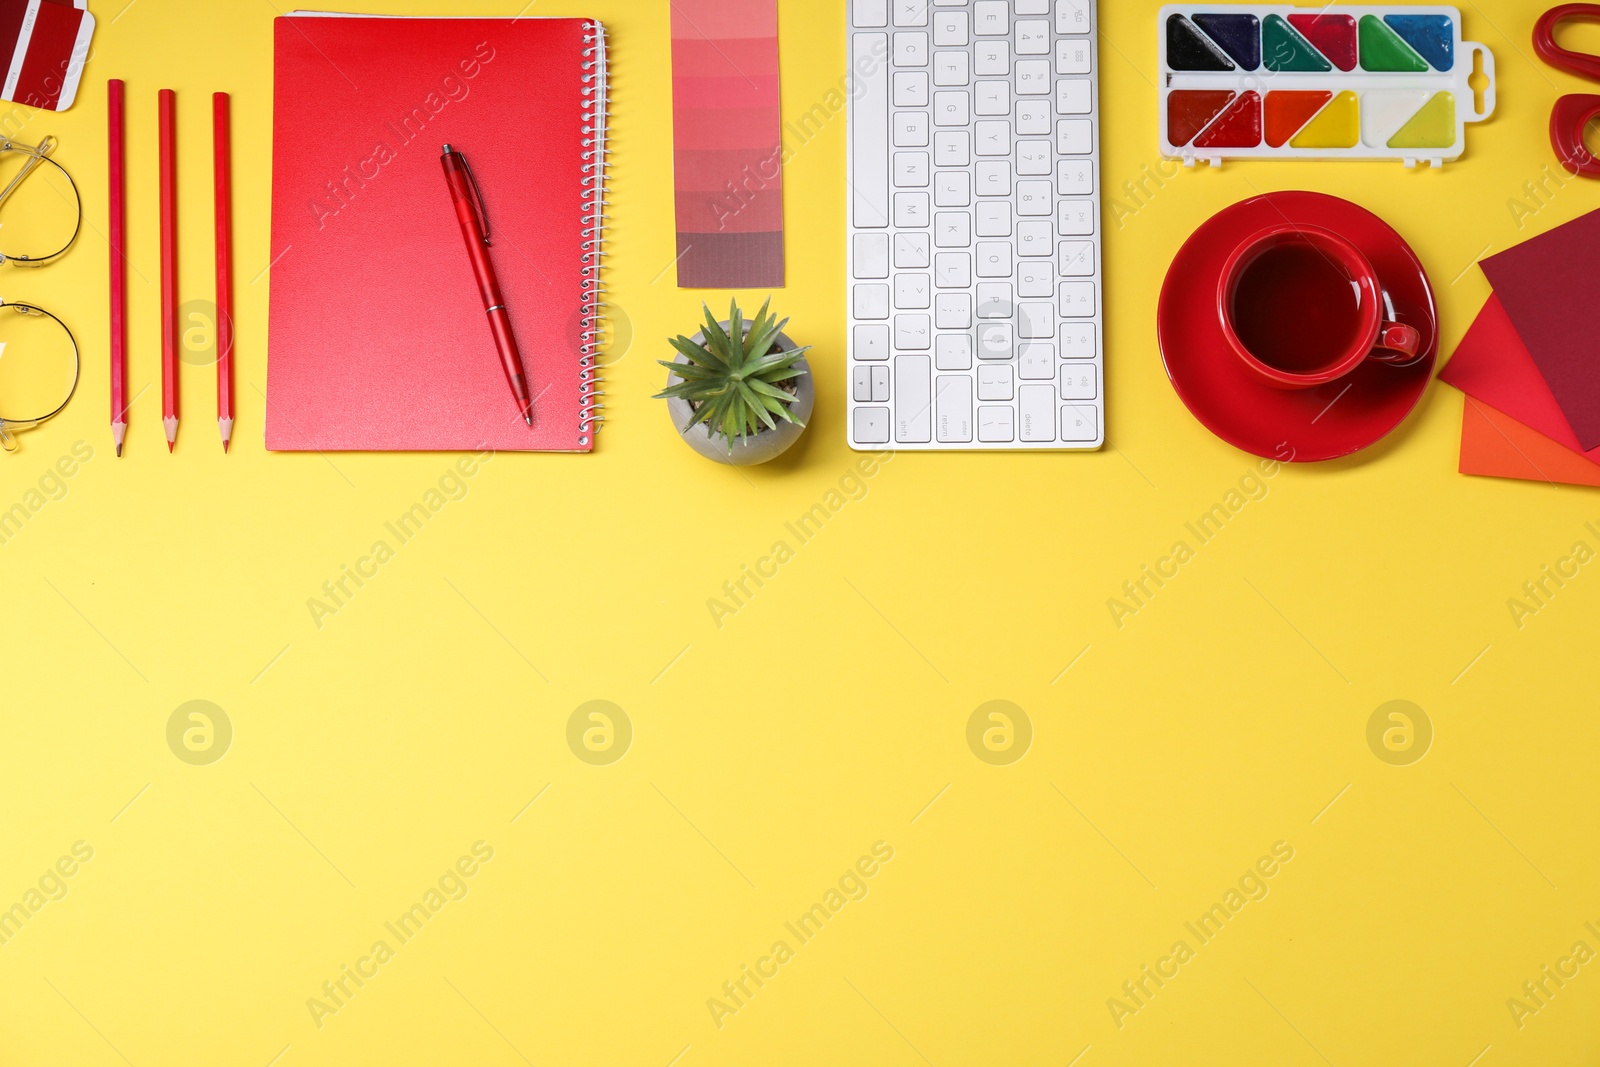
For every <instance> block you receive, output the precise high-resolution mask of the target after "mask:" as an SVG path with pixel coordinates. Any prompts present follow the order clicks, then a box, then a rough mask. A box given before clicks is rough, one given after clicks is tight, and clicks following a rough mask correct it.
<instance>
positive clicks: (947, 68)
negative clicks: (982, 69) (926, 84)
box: [933, 52, 972, 86]
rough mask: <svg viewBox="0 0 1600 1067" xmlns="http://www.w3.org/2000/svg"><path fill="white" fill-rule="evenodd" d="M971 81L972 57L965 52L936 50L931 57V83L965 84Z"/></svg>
mask: <svg viewBox="0 0 1600 1067" xmlns="http://www.w3.org/2000/svg"><path fill="white" fill-rule="evenodd" d="M971 81H972V57H971V56H969V55H967V53H965V52H938V53H935V55H934V57H933V84H935V85H938V86H951V85H967V84H969V83H970V82H971Z"/></svg>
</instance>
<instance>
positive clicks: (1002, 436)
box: [978, 407, 1017, 445]
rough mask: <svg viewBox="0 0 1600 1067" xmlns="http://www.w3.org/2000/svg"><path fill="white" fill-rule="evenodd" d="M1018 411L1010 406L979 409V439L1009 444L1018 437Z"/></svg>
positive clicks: (987, 442) (986, 441)
mask: <svg viewBox="0 0 1600 1067" xmlns="http://www.w3.org/2000/svg"><path fill="white" fill-rule="evenodd" d="M1016 420H1017V413H1016V411H1014V410H1013V409H1012V408H1010V407H1003V408H982V407H981V408H979V409H978V440H980V441H982V442H984V443H985V444H992V445H1009V444H1011V443H1013V442H1014V441H1016V439H1017V428H1016Z"/></svg>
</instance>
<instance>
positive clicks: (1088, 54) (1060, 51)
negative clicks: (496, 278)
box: [1056, 40, 1094, 74]
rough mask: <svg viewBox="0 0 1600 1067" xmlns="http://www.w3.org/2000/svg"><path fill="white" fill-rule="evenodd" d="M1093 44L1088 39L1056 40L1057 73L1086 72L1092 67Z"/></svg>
mask: <svg viewBox="0 0 1600 1067" xmlns="http://www.w3.org/2000/svg"><path fill="white" fill-rule="evenodd" d="M1093 55H1094V51H1093V45H1091V44H1090V43H1089V41H1088V40H1081V41H1057V42H1056V73H1057V74H1088V73H1089V72H1090V71H1091V70H1092V69H1093V68H1094V63H1093Z"/></svg>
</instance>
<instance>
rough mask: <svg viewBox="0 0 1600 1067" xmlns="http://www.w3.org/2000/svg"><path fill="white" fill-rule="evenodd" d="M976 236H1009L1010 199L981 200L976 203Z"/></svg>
mask: <svg viewBox="0 0 1600 1067" xmlns="http://www.w3.org/2000/svg"><path fill="white" fill-rule="evenodd" d="M978 236H979V237H1010V236H1011V201H1009V200H983V201H980V202H979V203H978Z"/></svg>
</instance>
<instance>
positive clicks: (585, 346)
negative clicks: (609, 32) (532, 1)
mask: <svg viewBox="0 0 1600 1067" xmlns="http://www.w3.org/2000/svg"><path fill="white" fill-rule="evenodd" d="M583 43H584V49H583V68H582V69H583V85H584V88H583V126H582V131H583V157H582V158H583V175H584V177H583V182H582V185H583V192H584V209H583V210H584V214H583V231H582V236H583V244H582V245H581V246H580V247H581V248H582V250H583V255H582V257H581V262H582V263H583V270H582V276H583V283H582V289H583V306H582V309H581V311H580V312H579V320H578V329H579V334H580V341H579V348H578V352H579V357H578V367H579V371H578V380H579V383H580V385H579V388H580V390H581V391H582V400H581V407H580V410H579V424H578V433H579V437H578V443H579V444H582V445H585V446H587V445H588V444H589V443H590V442H591V440H592V439H593V434H594V432H595V431H596V430H598V429H599V427H600V424H601V423H603V422H604V421H605V416H604V415H603V414H602V411H603V410H604V408H605V405H604V404H603V403H601V402H600V398H601V397H603V396H604V395H605V394H604V393H603V392H601V390H600V384H601V382H600V369H599V358H598V357H599V348H600V330H601V327H602V326H603V325H608V323H606V322H605V321H604V320H605V313H604V312H603V311H602V310H601V309H602V308H604V307H605V306H606V305H605V303H604V301H603V300H602V297H603V296H604V295H605V294H606V292H607V290H606V287H605V285H604V284H603V282H602V279H601V276H600V272H601V269H602V268H603V267H604V261H605V255H606V253H605V222H606V204H607V200H606V192H607V185H606V181H607V171H606V132H607V131H606V122H607V117H608V111H609V108H610V105H611V85H610V76H609V67H608V64H607V59H606V30H605V27H604V26H603V25H601V23H599V22H598V21H593V22H590V23H589V25H588V27H587V28H586V31H585V34H584V37H583Z"/></svg>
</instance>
